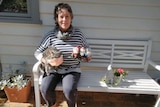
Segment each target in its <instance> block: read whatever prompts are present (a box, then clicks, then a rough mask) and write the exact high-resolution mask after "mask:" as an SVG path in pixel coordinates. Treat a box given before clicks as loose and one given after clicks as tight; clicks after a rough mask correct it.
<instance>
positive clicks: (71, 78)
mask: <svg viewBox="0 0 160 107" xmlns="http://www.w3.org/2000/svg"><path fill="white" fill-rule="evenodd" d="M80 75H81V74H80V73H77V72H72V73H68V74H66V75H64V77H63V80H62V84H63V92H64V95H65V97H66V99H67V104H68V107H75V103H76V100H77V84H78V81H79V78H80Z"/></svg>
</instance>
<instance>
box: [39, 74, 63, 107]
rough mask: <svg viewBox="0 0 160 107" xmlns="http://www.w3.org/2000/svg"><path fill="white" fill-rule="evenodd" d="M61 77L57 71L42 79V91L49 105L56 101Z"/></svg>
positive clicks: (48, 106)
mask: <svg viewBox="0 0 160 107" xmlns="http://www.w3.org/2000/svg"><path fill="white" fill-rule="evenodd" d="M60 79H61V75H59V74H57V73H53V74H50V75H48V76H44V78H43V79H42V83H41V87H40V91H41V94H42V96H43V98H44V100H45V102H46V104H47V107H51V106H53V105H54V104H55V102H56V94H55V88H56V86H57V84H58V82H59V81H60Z"/></svg>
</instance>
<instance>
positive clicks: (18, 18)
mask: <svg viewBox="0 0 160 107" xmlns="http://www.w3.org/2000/svg"><path fill="white" fill-rule="evenodd" d="M27 11H28V12H27V14H24V13H13V14H12V13H6V12H0V22H12V23H31V24H41V23H42V22H41V20H40V13H39V0H27Z"/></svg>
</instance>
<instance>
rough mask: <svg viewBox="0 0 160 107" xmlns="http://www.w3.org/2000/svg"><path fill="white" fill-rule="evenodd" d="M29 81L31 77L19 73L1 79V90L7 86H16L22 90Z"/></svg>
mask: <svg viewBox="0 0 160 107" xmlns="http://www.w3.org/2000/svg"><path fill="white" fill-rule="evenodd" d="M28 83H29V79H27V78H25V77H24V75H17V76H13V77H10V78H9V79H2V80H1V81H0V90H3V89H4V88H5V87H9V88H15V87H17V89H18V90H21V89H22V88H23V87H25V86H26V85H27V84H28Z"/></svg>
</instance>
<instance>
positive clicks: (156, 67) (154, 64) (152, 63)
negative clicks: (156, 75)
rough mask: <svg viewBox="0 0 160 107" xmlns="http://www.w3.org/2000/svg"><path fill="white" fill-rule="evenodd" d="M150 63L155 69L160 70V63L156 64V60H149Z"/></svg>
mask: <svg viewBox="0 0 160 107" xmlns="http://www.w3.org/2000/svg"><path fill="white" fill-rule="evenodd" d="M148 63H149V64H150V65H151V66H153V67H154V68H155V69H157V70H158V71H160V65H158V64H156V63H155V62H153V61H152V60H148Z"/></svg>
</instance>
